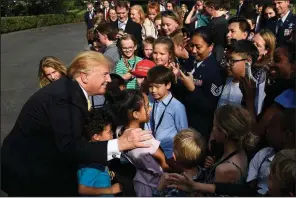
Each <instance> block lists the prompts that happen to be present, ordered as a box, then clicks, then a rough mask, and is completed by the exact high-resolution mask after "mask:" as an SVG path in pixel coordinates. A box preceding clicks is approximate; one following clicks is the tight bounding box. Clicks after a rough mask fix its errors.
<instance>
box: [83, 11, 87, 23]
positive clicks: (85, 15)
mask: <svg viewBox="0 0 296 198" xmlns="http://www.w3.org/2000/svg"><path fill="white" fill-rule="evenodd" d="M84 22H85V23H86V24H87V22H88V12H86V13H85V14H84Z"/></svg>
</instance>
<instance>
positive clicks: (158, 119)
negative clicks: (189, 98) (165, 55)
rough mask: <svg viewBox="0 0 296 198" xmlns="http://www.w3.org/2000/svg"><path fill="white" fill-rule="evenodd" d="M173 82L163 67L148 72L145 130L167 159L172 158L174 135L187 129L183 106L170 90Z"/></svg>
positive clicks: (166, 69) (170, 73)
mask: <svg viewBox="0 0 296 198" xmlns="http://www.w3.org/2000/svg"><path fill="white" fill-rule="evenodd" d="M174 80H175V76H174V74H173V72H172V71H171V70H170V69H169V68H166V67H165V66H162V65H161V66H155V67H153V68H151V69H150V70H149V71H148V75H147V82H148V84H149V92H150V95H151V96H152V98H153V99H152V101H150V102H151V103H152V111H151V115H150V122H149V123H148V125H145V128H147V129H149V130H151V131H152V132H153V135H154V137H155V139H157V140H159V141H160V146H161V148H162V150H163V151H164V153H165V155H166V157H167V158H168V159H170V158H172V157H173V141H174V137H175V135H176V134H177V133H178V132H179V131H181V130H182V129H186V128H188V123H187V116H186V111H185V107H184V105H183V104H182V103H181V102H179V101H178V100H177V99H175V98H174V97H173V96H172V94H171V92H170V88H171V85H172V83H173V82H174Z"/></svg>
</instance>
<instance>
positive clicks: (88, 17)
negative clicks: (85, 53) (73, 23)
mask: <svg viewBox="0 0 296 198" xmlns="http://www.w3.org/2000/svg"><path fill="white" fill-rule="evenodd" d="M94 17H95V12H94V7H93V4H92V3H88V4H87V12H86V13H85V14H84V22H85V24H86V39H87V42H88V44H89V45H92V43H93V41H92V40H91V39H90V38H89V30H90V29H92V28H93V27H94Z"/></svg>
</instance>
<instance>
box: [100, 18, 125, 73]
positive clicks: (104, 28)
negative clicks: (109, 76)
mask: <svg viewBox="0 0 296 198" xmlns="http://www.w3.org/2000/svg"><path fill="white" fill-rule="evenodd" d="M96 33H97V34H98V38H99V40H100V42H101V43H102V44H103V45H104V46H105V47H106V49H105V51H104V55H105V56H107V57H108V58H109V59H110V60H111V61H112V62H113V67H112V68H111V71H113V70H114V67H115V65H116V64H117V62H118V61H119V60H120V53H119V49H118V47H117V46H116V35H117V33H118V30H117V29H116V28H115V27H113V26H112V25H111V23H101V24H99V25H98V26H97V28H96Z"/></svg>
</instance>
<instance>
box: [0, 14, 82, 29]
mask: <svg viewBox="0 0 296 198" xmlns="http://www.w3.org/2000/svg"><path fill="white" fill-rule="evenodd" d="M83 14H84V13H83V12H79V13H67V14H46V15H36V16H18V17H1V33H8V32H14V31H19V30H25V29H31V28H38V27H44V26H50V25H59V24H65V23H77V22H81V21H83V20H84V18H83Z"/></svg>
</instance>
